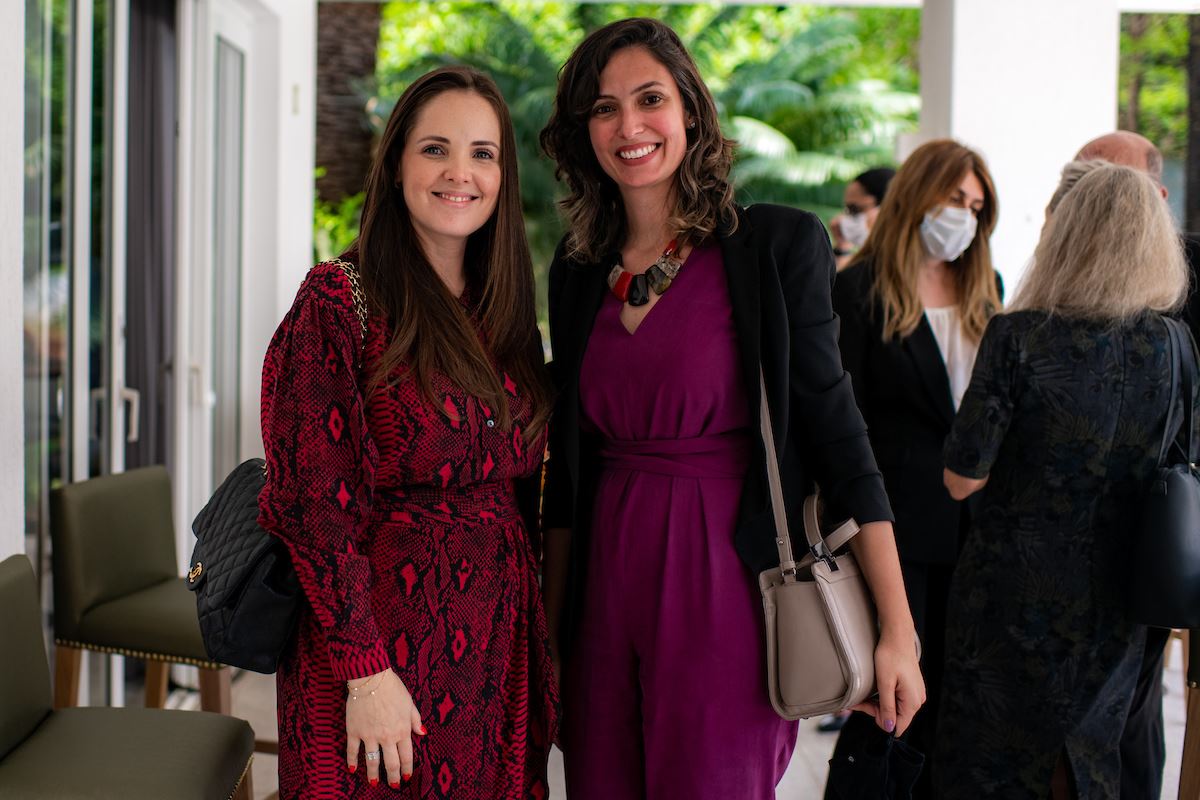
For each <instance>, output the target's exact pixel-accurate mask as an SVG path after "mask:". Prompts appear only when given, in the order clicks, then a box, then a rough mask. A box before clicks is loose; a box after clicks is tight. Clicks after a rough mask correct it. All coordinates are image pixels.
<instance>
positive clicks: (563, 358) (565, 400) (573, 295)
mask: <svg viewBox="0 0 1200 800" xmlns="http://www.w3.org/2000/svg"><path fill="white" fill-rule="evenodd" d="M717 239H718V242H719V244H720V247H721V256H722V258H723V260H724V264H725V272H726V275H727V276H728V281H729V298H730V302H731V304H732V306H733V319H734V326H735V328H736V330H737V337H738V350H739V352H740V355H741V362H742V364H741V376H740V377H741V380H742V382H743V384H744V386H745V389H746V396H747V398H748V400H749V403H750V411H751V417H752V419H753V424H754V430H753V431H752V432H751V435H752V437H753V439H754V441H755V442H756V446H755V456H754V462H753V463H754V466H752V467H751V469H750V472H749V474H748V475H747V476H746V483H745V487H744V488H743V491H742V499H741V505H740V509H739V514H738V527H737V531H736V532H735V534H734V544H735V546H736V548H737V552H738V555H739V556H740V557H741V559H742V561H743V562H744V563H745V564H746V566H747V567H748V568H749V569H750V571H751V573H752V574H754V575H757V574H758V572H761V571H762V570H764V569H766V568H767V567H768V566H770V565H771V564H772V563H774V564H778V563H779V562H778V554H777V551H776V546H775V532H774V525H773V523H772V520H771V510H770V505H769V499H768V494H767V484H766V457H765V455H764V452H763V448H762V444H761V442H759V437H758V425H759V403H760V402H761V401H760V395H759V383H758V368H759V364H760V363H761V364H762V369H763V373H764V375H765V378H766V385H767V401H768V406H769V408H770V410H771V419H772V422H773V424H774V429H773V430H774V434H775V446H776V450H777V452H778V453H779V457H780V473H781V475H782V479H783V486H784V496H785V498H784V499H785V504H786V505H787V507H788V515H789V519H790V522H791V527H792V530H793V533H794V536H793V538H794V539H795V540H797V541H800V542H803V538H804V534H803V528H802V527H801V515H800V509H801V506H802V504H803V501H804V497H805V496H806V495H807V494H808V493H809V492H810V491H811V487H812V484H813V481H814V480H815V481H817V482H819V483H820V484H821V488H822V493H823V496H824V497H825V499H826V502H827V505H828V507H829V509H830V514H831V515H842V516H846V515H853V516H854V517H855V518H856V519H857V520H858V521H859V522H872V521H878V520H891V519H892V513H891V509H890V507H889V505H888V500H887V495H886V494H885V493H884V489H883V480H882V477H881V476H880V473H879V469H878V468H877V467H876V465H875V458H874V456H873V455H872V454H871V448H870V444H869V442H868V439H867V431H866V426H865V424H864V423H863V419H862V415H861V414H860V413H859V411H858V408H857V406H856V405H855V403H854V397H853V395H852V390H851V385H850V379H849V377H848V376H847V375H846V373H845V371H844V370H843V369H842V362H841V358H840V356H839V355H838V341H837V328H838V321H837V317H835V316H834V314H833V308H832V304H831V296H830V292H831V285H832V282H833V276H834V271H835V270H834V263H833V253H832V251H831V250H830V246H829V237H828V234H826V232H825V229H824V227H823V226H822V225H821V222H820V220H819V219H817V217H815V216H814V215H812V214H809V213H807V212H803V211H797V210H795V209H791V208H784V207H782V206H770V205H757V206H751V207H750V208H748V209H739V210H738V226H737V229H736V230H735V231H733V232H732V233H719V234H718V235H717ZM606 291H608V287H607V285H606V282H605V275H604V270H603V268H602V267H600V266H599V265H596V264H580V263H577V262H574V261H570V260H568V259H566V258H564V256H563V247H562V245H561V244H560V245H559V250H558V252H557V253H556V255H555V258H554V262H553V263H552V264H551V266H550V297H549V301H550V303H549V305H550V342H551V347H552V349H553V353H554V362H553V364H552V366H551V371H552V374H553V375H554V380H555V385H556V388H557V390H558V393H559V394H558V399H557V402H556V405H555V412H554V418H553V421H552V422H551V432H550V460H549V462H548V464H547V472H546V488H545V495H544V500H543V505H542V515H543V526H544V527H545V528H556V527H558V528H571V529H572V534H573V535H572V545H571V552H572V554H571V567H570V580H569V585H568V600H567V602H568V604H569V606H570V609H569V613H568V614H566V615H565V618H566V619H567V620H568V621H569V620H570V619H571V618H573V616H574V613H571V612H572V611H577V610H578V602H579V599H580V595H579V592H581V591H582V588H581V587H582V577H583V574H584V572H583V564H582V562H583V558H582V554H583V553H586V552H587V550H586V546H585V542H586V538H587V535H588V532H587V526H588V522H589V521H590V519H591V495H592V493H593V489H592V487H593V486H594V485H595V484H594V481H595V478H596V473H597V470H598V469H599V466H598V461H599V459H598V457H597V454H596V453H597V446H598V442H596V441H594V440H591V439H590V437H587V436H584V435H582V434H581V431H580V425H579V423H580V418H579V415H580V412H579V371H580V366H581V364H582V362H583V354H584V351H585V350H586V348H587V342H588V337H589V336H590V335H591V331H592V326H593V324H594V323H595V319H596V313H597V311H599V309H600V303H601V301H602V300H603V298H604V293H605V292H606ZM697 366H698V367H699V366H702V365H697ZM568 633H569V631H568Z"/></svg>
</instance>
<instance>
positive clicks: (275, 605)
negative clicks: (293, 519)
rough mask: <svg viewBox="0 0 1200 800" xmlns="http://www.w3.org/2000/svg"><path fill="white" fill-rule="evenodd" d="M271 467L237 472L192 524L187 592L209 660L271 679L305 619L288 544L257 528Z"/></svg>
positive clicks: (255, 464)
mask: <svg viewBox="0 0 1200 800" xmlns="http://www.w3.org/2000/svg"><path fill="white" fill-rule="evenodd" d="M265 470H266V462H264V461H263V460H262V459H261V458H252V459H250V460H249V461H245V462H243V463H241V464H239V465H238V466H237V468H235V469H234V470H233V472H231V473H229V477H227V478H226V479H225V481H224V482H223V483H222V484H221V486H220V488H218V489H217V491H216V492H215V493H214V494H213V496H212V498H211V499H210V500H209V501H208V504H207V505H205V506H204V508H203V509H202V510H201V511H200V513H199V514H197V515H196V519H195V520H194V521H193V522H192V532H193V533H195V534H196V547H195V549H193V550H192V568H191V569H190V570H189V571H188V588H190V589H191V590H192V591H193V592H195V593H196V611H197V613H198V614H199V616H200V633H201V635H202V636H203V637H204V649H205V650H207V651H208V657H209V658H211V659H212V660H213V661H218V662H220V663H222V664H229V665H230V666H234V667H241V668H243V669H249V670H254V671H255V672H263V673H267V674H270V673H272V672H274V671H275V667H276V665H277V664H278V663H279V654H280V653H281V652H283V648H284V646H286V645H287V643H288V640H289V639H290V638H291V636H292V631H293V630H294V629H295V627H296V619H297V617H298V616H299V614H300V603H301V602H302V600H303V598H302V593H301V590H300V581H299V580H298V579H297V578H296V571H295V569H294V568H293V567H292V560H291V557H290V556H289V555H288V552H287V547H286V546H285V545H284V543H283V542H282V541H280V540H279V539H277V538H275V537H274V536H272V535H271V534H269V533H267V532H266V531H265V530H263V529H262V528H260V527H259V525H258V494H259V492H261V491H262V488H263V486H264V485H265V483H266V475H265Z"/></svg>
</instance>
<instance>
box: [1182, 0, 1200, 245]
mask: <svg viewBox="0 0 1200 800" xmlns="http://www.w3.org/2000/svg"><path fill="white" fill-rule="evenodd" d="M1187 76H1188V77H1187V82H1188V127H1187V172H1186V175H1185V181H1186V183H1185V184H1184V191H1183V196H1184V229H1185V230H1188V231H1200V14H1192V15H1191V16H1190V17H1189V18H1188V57H1187Z"/></svg>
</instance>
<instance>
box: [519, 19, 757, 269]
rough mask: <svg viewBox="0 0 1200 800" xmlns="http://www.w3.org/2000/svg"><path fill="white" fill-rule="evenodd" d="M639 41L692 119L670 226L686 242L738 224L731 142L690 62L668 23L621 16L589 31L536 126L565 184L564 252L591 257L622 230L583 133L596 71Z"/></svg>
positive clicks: (596, 86)
mask: <svg viewBox="0 0 1200 800" xmlns="http://www.w3.org/2000/svg"><path fill="white" fill-rule="evenodd" d="M626 47H645V48H646V49H647V50H648V51H649V52H650V55H652V56H653V57H654V58H655V59H657V60H658V62H659V63H661V64H662V65H663V66H664V67H666V68H667V71H668V72H670V73H671V77H672V78H674V79H675V83H676V85H677V86H678V87H679V92H680V95H681V96H682V98H683V105H684V109H685V111H686V112H687V113H688V114H690V115H691V117H692V118H693V119H694V120H695V121H696V126H695V127H694V128H690V129H689V130H688V131H687V152H686V153H685V154H684V157H683V163H681V164H680V165H679V169H678V170H677V171H676V173H675V187H674V189H675V214H674V216H673V217H672V219H671V226H672V227H673V228H674V229H675V230H676V231H678V232H679V233H680V234H681V235H682V237H683V238H684V239H685V240H686V241H689V242H691V243H692V244H699V243H700V242H701V241H703V240H704V239H705V238H707V237H708V236H709V235H711V234H712V233H713V232H714V231H716V230H718V229H723V230H725V231H726V232H728V231H732V230H733V229H734V228H735V227H736V226H737V215H736V213H735V211H734V202H733V184H732V183H730V181H729V169H730V166H731V165H732V163H733V148H734V142H733V140H731V139H726V138H725V136H724V135H723V134H722V133H721V126H720V124H719V122H718V121H717V106H716V103H714V102H713V98H712V94H711V93H710V92H709V91H708V87H707V86H705V85H704V80H703V79H702V78H701V77H700V71H699V70H698V69H697V68H696V63H695V62H694V61H692V57H691V55H689V54H688V51H687V48H685V47H684V46H683V42H682V41H680V39H679V37H678V36H677V35H676V34H675V31H673V30H671V28H670V27H668V26H667V25H665V24H664V23H662V22H659V21H658V20H656V19H646V18H641V17H639V18H634V19H624V20H620V21H618V22H613V23H611V24H609V25H605V26H604V27H603V28H600V29H598V30H596V31H593V32H592V33H591V34H589V35H588V37H587V38H586V39H584V40H583V41H582V42H581V43H580V44H579V46H578V47H576V48H575V52H573V53H571V57H570V58H568V59H567V62H566V63H565V64H563V66H562V69H561V70H559V73H558V92H557V94H556V96H555V98H554V111H553V113H552V114H551V116H550V121H549V122H548V123H546V127H545V128H543V129H542V133H541V139H540V141H541V145H542V150H544V151H545V152H546V154H547V155H548V156H550V158H551V159H553V160H554V162H555V165H556V168H555V176H556V177H557V178H558V179H559V180H565V181H566V183H567V189H568V194H567V196H566V198H565V199H563V200H562V201H561V202H560V203H559V205H560V207H561V208H562V210H563V213H564V214H565V215H566V218H567V224H568V226H569V230H568V232H567V239H566V245H567V256H568V257H570V258H573V259H576V260H580V261H584V262H588V263H591V262H596V261H599V260H601V259H602V258H603V257H604V256H605V255H607V254H608V253H610V252H612V251H613V250H616V249H617V248H619V247H620V246H621V245H622V244H623V243H624V242H625V237H626V235H627V233H628V230H627V227H628V226H627V225H626V221H625V208H624V205H623V204H622V202H621V194H620V192H619V191H618V189H617V185H616V183H614V182H613V180H612V178H610V177H608V175H607V174H606V173H605V172H604V170H603V169H602V168H601V167H600V162H599V161H597V160H596V153H595V151H594V150H593V149H592V142H591V137H590V135H589V134H588V120H589V118H590V117H591V113H592V106H593V104H594V103H595V102H596V97H597V96H599V94H600V73H601V72H603V71H604V68H605V66H607V65H608V61H609V59H610V58H612V56H613V54H614V53H616V52H617V51H618V50H623V49H625V48H626Z"/></svg>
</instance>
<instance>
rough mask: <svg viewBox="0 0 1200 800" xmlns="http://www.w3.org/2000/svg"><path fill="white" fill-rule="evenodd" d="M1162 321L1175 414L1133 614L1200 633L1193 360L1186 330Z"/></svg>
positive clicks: (1136, 579) (1145, 529) (1199, 485)
mask: <svg viewBox="0 0 1200 800" xmlns="http://www.w3.org/2000/svg"><path fill="white" fill-rule="evenodd" d="M1164 322H1166V325H1167V333H1168V335H1169V339H1168V341H1169V343H1170V344H1169V346H1170V353H1171V409H1170V411H1169V412H1168V414H1167V424H1166V430H1164V431H1163V438H1162V445H1161V446H1160V448H1159V458H1158V469H1157V470H1156V472H1155V474H1154V476H1153V477H1152V478H1151V480H1150V486H1149V490H1148V491H1147V493H1146V499H1145V503H1144V505H1143V508H1142V520H1141V523H1142V524H1141V530H1140V537H1139V539H1138V541H1137V546H1136V548H1135V549H1134V557H1133V570H1132V574H1131V575H1130V578H1131V584H1130V601H1131V610H1132V612H1133V618H1134V619H1135V620H1137V621H1138V622H1141V623H1143V624H1146V625H1153V626H1155V627H1159V628H1200V475H1198V474H1197V468H1196V462H1197V460H1198V459H1197V453H1196V443H1195V437H1194V435H1193V432H1194V428H1193V422H1192V419H1193V413H1194V411H1195V409H1194V408H1193V400H1192V398H1193V395H1192V387H1193V386H1195V383H1196V355H1195V349H1194V343H1193V342H1192V336H1191V333H1190V331H1188V329H1187V328H1186V327H1184V325H1183V323H1181V322H1178V321H1177V320H1172V319H1165V318H1164ZM1176 409H1182V412H1181V413H1176ZM1180 416H1182V417H1183V419H1182V422H1180V420H1179V417H1180Z"/></svg>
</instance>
